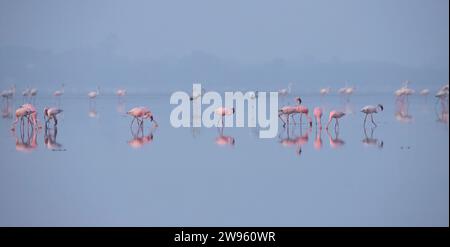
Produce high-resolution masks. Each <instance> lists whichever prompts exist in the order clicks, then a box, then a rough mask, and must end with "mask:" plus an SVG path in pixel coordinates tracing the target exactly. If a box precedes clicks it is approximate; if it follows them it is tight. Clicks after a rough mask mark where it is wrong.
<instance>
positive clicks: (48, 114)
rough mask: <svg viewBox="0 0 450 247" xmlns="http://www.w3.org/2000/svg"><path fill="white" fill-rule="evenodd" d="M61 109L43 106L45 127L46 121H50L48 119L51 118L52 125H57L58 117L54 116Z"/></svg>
mask: <svg viewBox="0 0 450 247" xmlns="http://www.w3.org/2000/svg"><path fill="white" fill-rule="evenodd" d="M62 111H63V110H61V109H59V108H56V107H50V108H48V107H45V108H44V119H45V127H47V123H48V122H49V121H50V119H53V122H54V126H56V125H58V119H57V118H56V115H58V114H60V113H61V112H62Z"/></svg>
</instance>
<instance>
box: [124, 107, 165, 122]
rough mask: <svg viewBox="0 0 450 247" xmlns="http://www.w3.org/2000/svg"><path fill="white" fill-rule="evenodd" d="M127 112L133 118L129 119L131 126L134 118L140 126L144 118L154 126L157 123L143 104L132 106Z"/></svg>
mask: <svg viewBox="0 0 450 247" xmlns="http://www.w3.org/2000/svg"><path fill="white" fill-rule="evenodd" d="M127 114H128V115H130V116H132V117H133V120H132V121H131V126H132V125H133V123H134V120H137V121H138V124H139V126H142V124H143V123H144V119H149V120H150V122H152V123H153V124H154V126H155V127H157V126H158V123H157V122H156V121H155V119H154V118H153V113H152V112H151V111H150V110H149V109H148V108H147V107H144V106H139V107H134V108H132V109H131V110H129V111H127Z"/></svg>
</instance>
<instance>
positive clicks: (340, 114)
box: [326, 111, 345, 129]
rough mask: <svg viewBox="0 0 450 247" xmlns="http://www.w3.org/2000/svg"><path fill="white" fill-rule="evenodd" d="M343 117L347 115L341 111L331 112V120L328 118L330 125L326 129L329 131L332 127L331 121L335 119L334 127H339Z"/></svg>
mask: <svg viewBox="0 0 450 247" xmlns="http://www.w3.org/2000/svg"><path fill="white" fill-rule="evenodd" d="M343 116H345V113H344V112H341V111H331V112H330V116H329V118H328V124H327V128H326V129H328V127H329V126H330V123H331V121H332V120H333V119H335V121H336V123H335V124H334V126H335V127H336V126H339V119H340V118H341V117H343Z"/></svg>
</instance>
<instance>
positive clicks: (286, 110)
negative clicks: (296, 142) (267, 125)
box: [278, 106, 297, 127]
mask: <svg viewBox="0 0 450 247" xmlns="http://www.w3.org/2000/svg"><path fill="white" fill-rule="evenodd" d="M296 110H297V109H296V106H283V107H281V109H280V110H278V118H280V119H281V121H282V122H283V127H286V123H287V124H289V116H291V115H292V114H295V113H297V111H296ZM281 116H286V121H284V120H283V118H281Z"/></svg>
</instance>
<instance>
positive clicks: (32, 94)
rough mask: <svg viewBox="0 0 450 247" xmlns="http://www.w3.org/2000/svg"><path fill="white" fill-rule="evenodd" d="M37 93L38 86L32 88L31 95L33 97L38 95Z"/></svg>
mask: <svg viewBox="0 0 450 247" xmlns="http://www.w3.org/2000/svg"><path fill="white" fill-rule="evenodd" d="M37 93H38V90H37V88H32V89H30V96H31V97H34V96H36V95H37Z"/></svg>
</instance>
